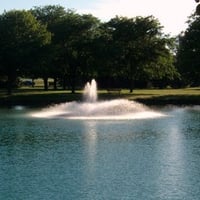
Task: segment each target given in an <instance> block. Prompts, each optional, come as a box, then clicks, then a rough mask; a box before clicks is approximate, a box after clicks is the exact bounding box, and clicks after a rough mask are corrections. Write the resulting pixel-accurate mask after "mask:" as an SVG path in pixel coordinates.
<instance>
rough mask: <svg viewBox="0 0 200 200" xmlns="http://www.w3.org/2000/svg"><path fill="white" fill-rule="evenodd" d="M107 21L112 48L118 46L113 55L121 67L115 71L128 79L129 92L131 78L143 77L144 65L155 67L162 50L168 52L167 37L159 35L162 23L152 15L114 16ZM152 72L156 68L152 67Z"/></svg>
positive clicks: (131, 82) (131, 85)
mask: <svg viewBox="0 0 200 200" xmlns="http://www.w3.org/2000/svg"><path fill="white" fill-rule="evenodd" d="M108 25H109V28H110V29H111V30H112V36H113V42H114V46H115V49H118V51H117V52H116V57H115V59H117V61H118V66H121V70H117V71H118V72H120V73H121V74H122V75H124V76H125V77H126V78H127V79H128V80H129V87H130V92H132V91H133V87H134V82H135V81H136V80H138V79H141V77H143V78H144V69H145V67H146V66H148V68H149V69H150V67H151V68H152V67H154V66H155V63H157V64H158V62H161V56H162V55H163V52H164V51H168V53H169V50H167V43H166V41H167V40H166V39H165V37H163V36H162V32H161V28H162V27H161V26H160V24H159V22H158V20H156V19H154V17H152V16H148V17H135V18H130V19H128V18H126V17H116V18H113V19H111V20H110V21H109V22H108ZM165 55H167V54H165ZM152 63H154V65H153V64H152ZM160 66H161V65H160ZM147 71H148V70H146V75H147ZM152 72H155V70H152V69H151V73H152ZM145 80H146V79H145Z"/></svg>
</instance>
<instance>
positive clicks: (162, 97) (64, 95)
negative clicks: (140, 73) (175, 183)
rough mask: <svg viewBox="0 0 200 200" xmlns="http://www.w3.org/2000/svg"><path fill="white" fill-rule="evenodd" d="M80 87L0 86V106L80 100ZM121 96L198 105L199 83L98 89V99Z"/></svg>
mask: <svg viewBox="0 0 200 200" xmlns="http://www.w3.org/2000/svg"><path fill="white" fill-rule="evenodd" d="M82 94H83V90H76V93H75V94H72V93H71V91H69V90H53V88H50V89H49V90H48V91H44V90H43V89H42V87H34V88H32V87H22V88H18V89H16V90H14V91H13V93H12V95H7V94H6V91H5V90H0V107H8V106H14V105H25V106H30V107H34V106H47V105H50V104H56V103H62V102H69V101H83V97H82ZM114 98H124V99H128V100H135V101H138V102H141V103H144V104H146V105H169V104H172V105H200V87H195V88H182V89H135V90H133V92H132V93H130V92H129V90H127V89H121V91H120V92H118V91H107V90H101V89H99V90H98V99H99V100H108V99H114Z"/></svg>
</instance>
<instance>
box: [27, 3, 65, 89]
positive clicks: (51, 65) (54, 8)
mask: <svg viewBox="0 0 200 200" xmlns="http://www.w3.org/2000/svg"><path fill="white" fill-rule="evenodd" d="M30 11H31V13H32V14H33V15H34V16H35V17H36V19H37V20H38V21H40V22H41V23H42V24H43V25H46V26H47V30H48V31H49V32H51V33H52V41H51V44H50V45H48V48H45V50H44V49H43V51H42V52H43V66H39V69H38V70H37V75H38V76H40V77H42V78H43V80H44V87H45V90H47V89H48V81H47V80H48V78H49V77H51V78H53V79H54V89H57V81H58V78H60V77H61V76H62V74H63V71H62V69H61V67H60V61H59V57H60V51H59V50H60V47H59V45H58V43H59V40H58V33H59V32H60V30H62V27H60V26H58V24H60V21H62V19H63V18H64V17H65V16H66V15H67V12H66V11H65V8H64V7H62V6H59V5H47V6H43V7H34V8H33V9H31V10H30ZM44 60H45V62H44ZM41 67H42V68H41ZM38 72H39V73H38Z"/></svg>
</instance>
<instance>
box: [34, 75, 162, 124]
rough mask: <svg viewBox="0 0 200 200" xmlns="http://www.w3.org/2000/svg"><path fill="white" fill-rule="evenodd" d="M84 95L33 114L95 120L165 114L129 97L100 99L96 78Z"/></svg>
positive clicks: (160, 115) (43, 116)
mask: <svg viewBox="0 0 200 200" xmlns="http://www.w3.org/2000/svg"><path fill="white" fill-rule="evenodd" d="M83 97H84V101H83V102H76V101H73V102H66V103H61V104H57V105H54V106H50V107H48V108H45V109H42V110H41V111H39V112H36V113H32V116H33V117H40V118H66V119H95V120H123V119H124V120H127V119H144V118H155V117H162V116H164V115H163V114H162V113H159V112H155V111H153V110H152V109H150V108H148V107H147V106H145V105H143V104H141V103H137V102H135V101H129V100H127V99H114V100H106V101H98V100H97V84H96V81H95V80H94V79H93V80H92V81H91V83H89V82H88V83H86V85H85V87H84V93H83Z"/></svg>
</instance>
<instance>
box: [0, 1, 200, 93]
mask: <svg viewBox="0 0 200 200" xmlns="http://www.w3.org/2000/svg"><path fill="white" fill-rule="evenodd" d="M195 24H196V25H195ZM194 30H195V31H196V32H198V31H200V27H199V26H198V18H195V19H194V20H193V21H192V22H190V26H189V28H188V29H187V31H186V33H185V34H184V35H182V36H181V37H180V46H179V48H178V56H179V57H178V59H177V63H178V66H179V68H178V69H179V70H180V71H178V70H177V68H176V66H175V61H176V54H175V53H176V51H175V50H174V49H175V44H176V43H175V39H174V38H170V37H169V36H168V35H164V34H163V33H162V26H161V25H160V23H159V21H158V20H157V19H155V18H154V17H153V16H148V17H135V18H126V17H118V16H116V17H115V18H113V19H110V20H109V21H108V22H101V21H100V20H99V19H98V18H96V17H94V16H92V15H90V14H88V15H86V14H83V15H80V14H78V13H76V12H75V11H73V10H65V9H64V8H63V7H61V6H54V5H53V6H51V5H50V6H44V7H34V8H33V9H31V10H29V11H24V10H11V11H8V12H4V13H3V14H1V15H0V86H1V83H3V82H6V85H7V89H8V92H9V93H11V89H12V88H13V87H14V86H16V85H17V80H18V78H19V77H29V78H32V79H34V78H43V80H44V86H45V90H47V89H48V78H53V79H54V88H55V89H57V86H58V83H59V84H60V85H61V86H62V87H63V88H64V89H66V88H70V89H71V91H72V92H73V93H74V92H75V89H76V88H77V87H79V86H80V85H83V82H85V81H87V80H89V79H91V78H93V77H94V78H96V79H97V80H98V83H99V86H100V87H102V88H111V87H124V88H129V89H130V92H132V91H133V89H134V88H135V87H147V86H156V87H166V86H177V84H176V83H177V81H179V82H180V81H181V77H180V74H179V72H181V75H183V79H182V80H184V81H185V80H186V79H187V80H188V82H191V81H189V76H190V75H189V76H186V74H188V73H192V72H193V74H194V72H195V77H196V78H195V80H194V81H195V83H198V81H197V80H199V79H198V77H199V75H198V74H199V72H198V70H197V68H198V62H199V61H198V56H197V55H198V51H199V49H198V48H199V47H197V46H198V45H199V43H198V42H195V41H194V43H192V42H190V43H189V44H188V42H187V45H188V46H187V45H186V44H185V43H184V40H185V39H186V38H187V41H191V40H192V38H193V37H194V36H195V35H194V36H193V35H191V33H190V32H194ZM196 32H195V33H196ZM199 35H200V34H199ZM198 37H199V36H198V33H197V35H196V36H195V39H197V38H198ZM195 45H196V46H195ZM194 48H195V52H196V53H197V54H196V56H195V62H193V64H192V68H191V69H192V70H190V69H188V67H187V62H188V63H191V60H188V59H186V57H185V55H186V54H187V55H192V54H191V52H190V53H186V52H185V51H184V49H185V50H189V49H193V50H191V51H192V52H194ZM192 56H193V55H192ZM184 58H185V59H184ZM191 59H192V58H191ZM180 61H181V62H180Z"/></svg>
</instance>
